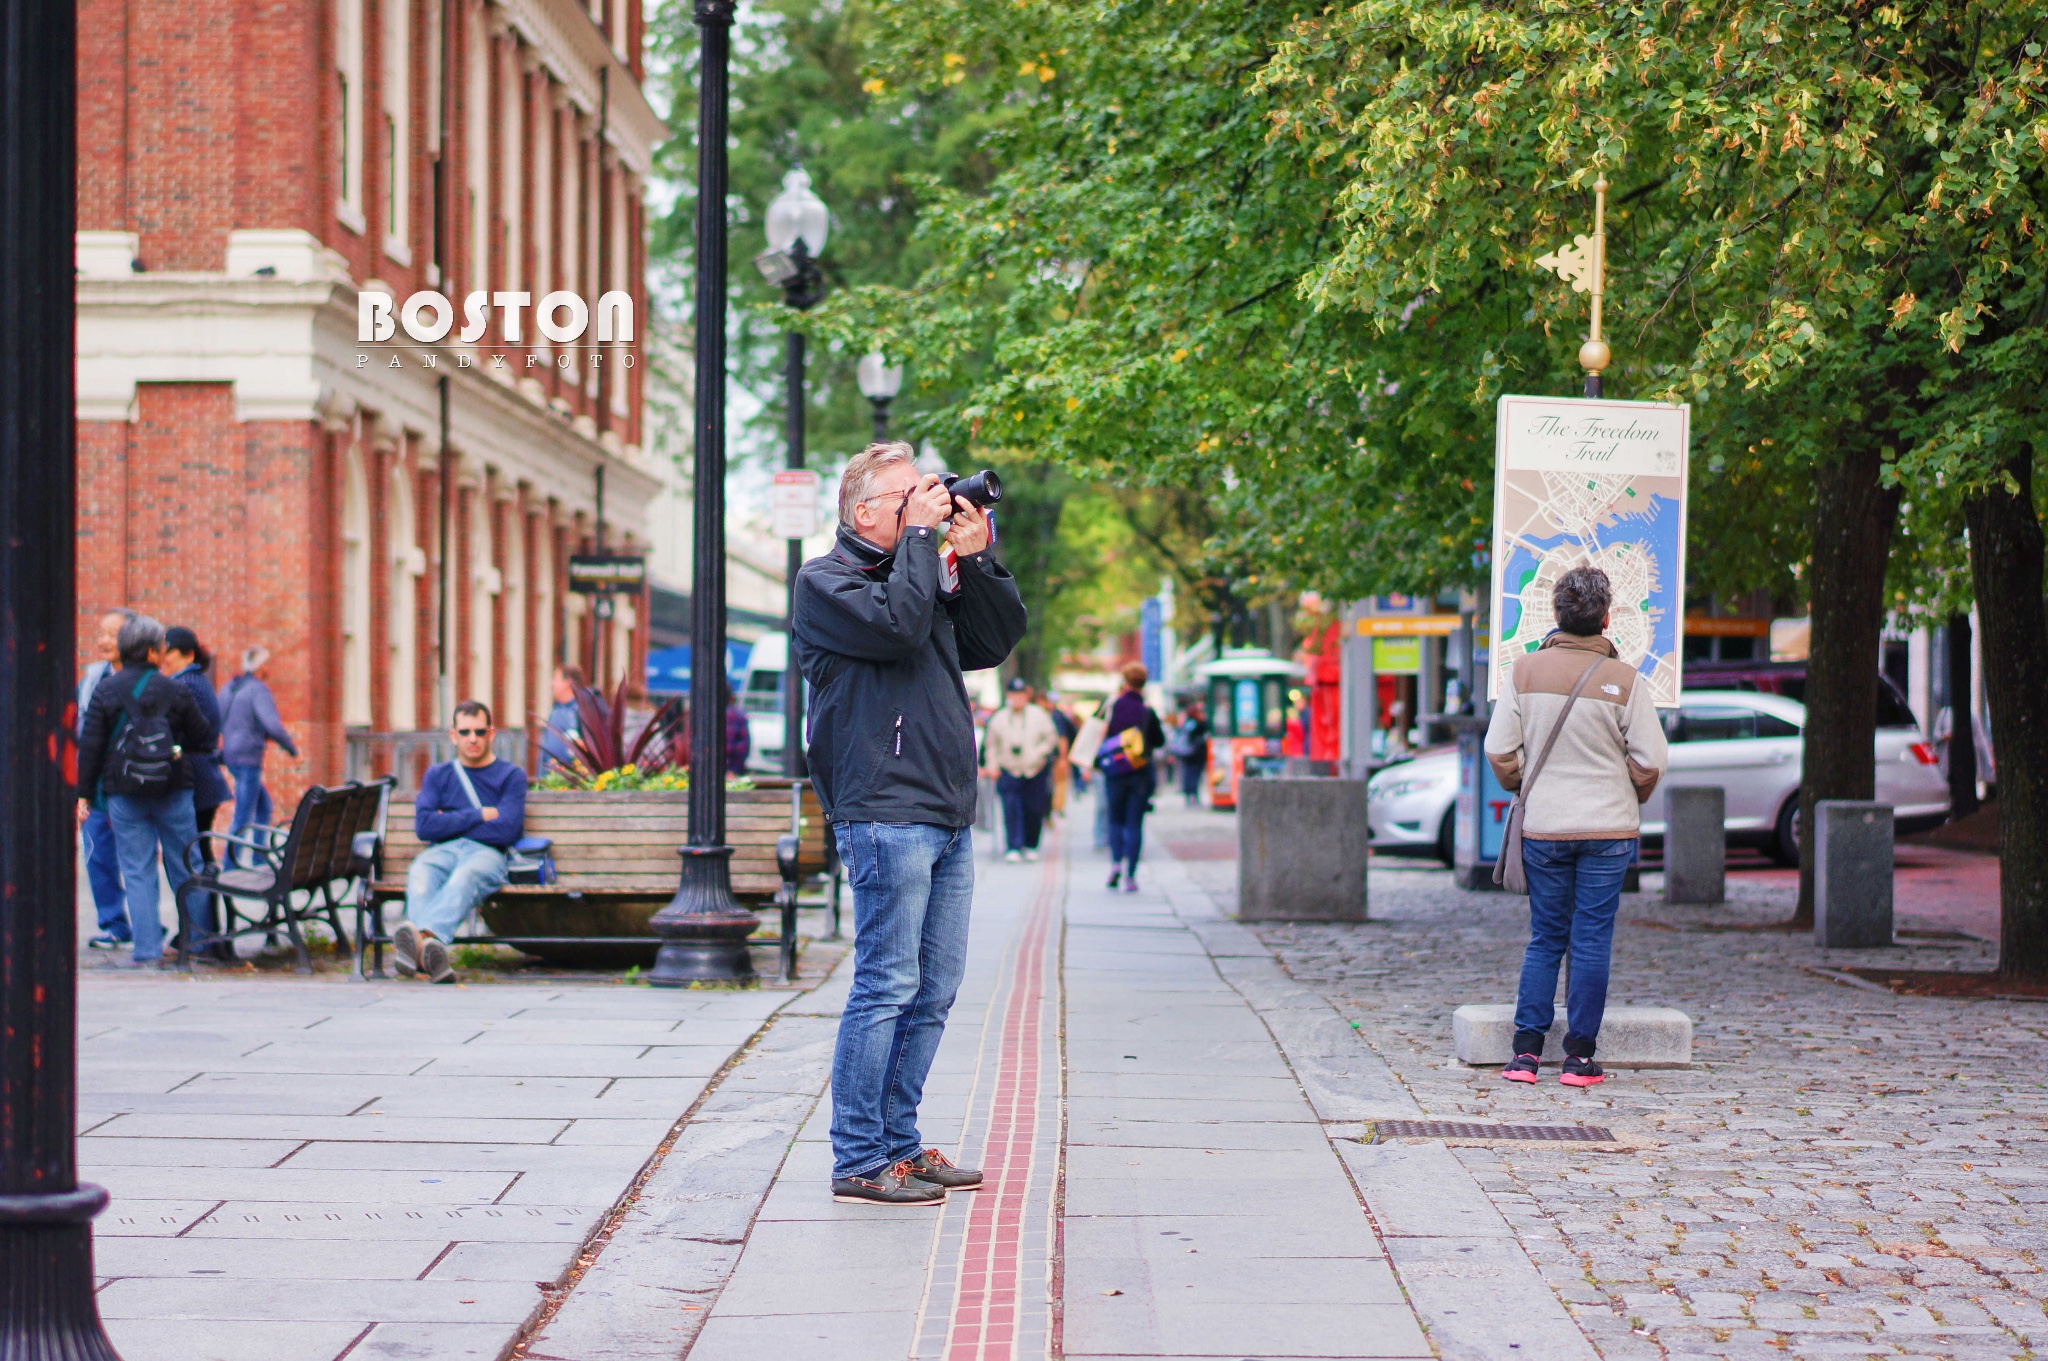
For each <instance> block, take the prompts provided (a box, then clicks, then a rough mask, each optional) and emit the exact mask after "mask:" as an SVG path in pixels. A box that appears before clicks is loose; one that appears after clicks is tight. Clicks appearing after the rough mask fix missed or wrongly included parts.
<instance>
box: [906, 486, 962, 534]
mask: <svg viewBox="0 0 2048 1361" xmlns="http://www.w3.org/2000/svg"><path fill="white" fill-rule="evenodd" d="M952 513H953V494H952V493H951V492H949V491H947V490H946V484H945V483H943V482H941V481H939V475H938V474H937V473H926V474H925V475H924V480H923V481H922V482H919V483H918V484H917V490H916V491H914V492H912V493H911V494H910V500H908V501H907V502H905V503H904V506H903V523H905V524H907V525H923V526H924V527H925V528H927V529H934V528H937V527H938V526H939V525H940V524H941V523H943V522H944V521H945V518H946V517H947V516H948V515H951V514H952Z"/></svg>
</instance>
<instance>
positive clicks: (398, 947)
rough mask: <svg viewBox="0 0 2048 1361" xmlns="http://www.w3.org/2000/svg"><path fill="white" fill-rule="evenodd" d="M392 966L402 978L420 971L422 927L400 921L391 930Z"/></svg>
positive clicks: (409, 976)
mask: <svg viewBox="0 0 2048 1361" xmlns="http://www.w3.org/2000/svg"><path fill="white" fill-rule="evenodd" d="M391 956H392V967H393V968H395V969H396V970H397V971H398V976H399V977H400V978H411V977H412V976H413V975H414V974H416V973H418V972H419V971H420V929H419V928H418V927H417V926H414V925H413V924H412V923H411V922H400V923H399V924H398V925H397V926H396V927H394V928H392V931H391Z"/></svg>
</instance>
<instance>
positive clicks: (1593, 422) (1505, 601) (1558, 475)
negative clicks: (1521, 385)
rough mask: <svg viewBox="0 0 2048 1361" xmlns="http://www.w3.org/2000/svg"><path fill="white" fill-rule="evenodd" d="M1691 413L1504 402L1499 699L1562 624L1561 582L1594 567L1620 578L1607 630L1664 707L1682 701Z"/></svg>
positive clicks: (1497, 537)
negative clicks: (1508, 675)
mask: <svg viewBox="0 0 2048 1361" xmlns="http://www.w3.org/2000/svg"><path fill="white" fill-rule="evenodd" d="M1690 419H1691V408H1689V407H1685V406H1668V405H1665V404H1663V403H1660V402H1605V401H1595V400H1581V399H1574V398H1565V397H1503V398H1501V399H1500V408H1499V424H1498V426H1497V428H1496V432H1495V437H1494V484H1493V619H1494V640H1495V641H1494V645H1493V646H1494V656H1493V663H1494V664H1493V665H1492V666H1490V667H1488V668H1487V692H1488V697H1489V698H1495V699H1497V698H1499V696H1500V678H1501V676H1502V675H1503V674H1505V672H1506V669H1507V668H1509V667H1511V666H1513V665H1514V664H1515V659H1516V658H1518V657H1520V656H1522V655H1523V654H1524V653H1527V652H1533V651H1535V650H1536V649H1537V648H1538V647H1539V646H1541V645H1542V642H1543V639H1544V637H1545V636H1546V635H1547V634H1549V632H1550V631H1551V630H1552V629H1553V628H1555V627H1556V626H1557V620H1556V616H1555V615H1554V614H1553V613H1552V611H1551V603H1550V596H1551V592H1552V591H1553V590H1554V589H1555V588H1556V585H1557V579H1558V578H1559V577H1561V576H1563V575H1564V574H1565V573H1566V572H1569V571H1570V570H1571V569H1572V568H1574V567H1582V566H1589V565H1590V566H1593V567H1598V568H1600V569H1601V570H1602V571H1604V572H1606V573H1607V578H1608V580H1609V581H1610V582H1611V583H1613V587H1614V604H1613V608H1612V611H1611V622H1610V623H1609V625H1608V628H1607V636H1608V637H1609V638H1610V639H1612V640H1613V642H1614V646H1615V648H1616V649H1617V650H1618V651H1619V652H1620V653H1621V659H1622V660H1623V661H1624V662H1627V663H1628V664H1629V665H1630V666H1632V667H1634V668H1635V669H1636V670H1637V671H1638V672H1640V673H1641V674H1642V676H1643V678H1644V682H1645V683H1646V684H1647V685H1648V686H1649V687H1650V697H1651V699H1652V700H1654V701H1655V702H1656V703H1657V704H1658V705H1660V706H1664V707H1667V708H1668V707H1670V706H1672V705H1675V704H1677V703H1678V685H1679V663H1680V660H1681V656H1680V654H1681V649H1682V645H1683V638H1682V626H1683V621H1684V618H1685V496H1686V449H1687V441H1688V439H1689V437H1690V433H1691V432H1690V428H1689V422H1690Z"/></svg>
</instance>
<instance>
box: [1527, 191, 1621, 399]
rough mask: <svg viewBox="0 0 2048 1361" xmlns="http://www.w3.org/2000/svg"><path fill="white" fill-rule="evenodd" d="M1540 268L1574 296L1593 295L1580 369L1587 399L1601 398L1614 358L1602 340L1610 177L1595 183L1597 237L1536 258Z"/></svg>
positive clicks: (1576, 240) (1579, 238) (1575, 241)
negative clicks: (1602, 375)
mask: <svg viewBox="0 0 2048 1361" xmlns="http://www.w3.org/2000/svg"><path fill="white" fill-rule="evenodd" d="M1536 266H1537V268H1539V269H1547V270H1549V271H1550V272H1551V273H1553V274H1555V275H1557V277H1558V278H1560V279H1563V280H1564V281H1565V282H1566V283H1568V284H1570V285H1571V286H1572V291H1573V292H1574V293H1591V294H1592V295H1593V334H1592V336H1591V338H1590V339H1588V340H1587V341H1586V343H1585V344H1583V345H1581V346H1579V367H1581V368H1583V369H1584V370H1585V371H1586V395H1587V396H1588V397H1598V396H1599V395H1600V373H1601V371H1602V370H1603V369H1605V368H1606V367H1607V365H1608V363H1609V362H1610V361H1612V360H1613V358H1614V352H1613V351H1612V350H1610V349H1608V348H1607V342H1606V341H1604V340H1602V339H1601V338H1600V303H1601V301H1602V299H1603V298H1605V296H1606V293H1607V177H1606V176H1605V175H1602V176H1601V177H1600V178H1599V179H1597V180H1594V181H1593V234H1592V235H1591V236H1584V235H1580V236H1575V237H1573V238H1572V243H1571V244H1570V245H1568V246H1560V247H1558V248H1557V249H1556V250H1554V251H1552V252H1550V254H1548V255H1539V256H1537V257H1536Z"/></svg>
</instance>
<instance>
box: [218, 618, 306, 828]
mask: <svg viewBox="0 0 2048 1361" xmlns="http://www.w3.org/2000/svg"><path fill="white" fill-rule="evenodd" d="M220 707H221V735H220V737H221V740H220V757H221V763H222V764H223V765H225V766H227V768H228V774H229V775H230V776H232V777H233V778H234V781H235V813H234V822H233V824H232V825H231V826H230V827H229V828H228V830H229V831H230V832H232V833H234V834H235V835H237V836H239V835H241V834H242V833H243V832H245V831H247V830H248V829H249V828H250V827H252V826H254V827H268V826H270V825H271V824H270V813H271V809H270V791H269V790H267V789H265V788H264V787H263V756H264V753H265V752H266V751H268V750H269V745H270V743H272V742H275V743H277V745H279V746H280V747H283V748H284V749H285V751H286V752H288V753H289V754H290V755H292V756H293V757H297V756H298V754H299V749H298V747H297V746H296V745H295V744H294V743H293V742H292V735H291V734H290V733H288V732H286V731H285V727H284V722H283V720H281V719H280V718H278V716H277V701H276V700H275V699H274V698H272V697H271V694H270V649H268V648H263V647H252V648H249V649H248V650H246V651H245V652H243V653H242V674H240V675H239V676H236V677H235V678H234V679H233V680H231V681H229V682H228V683H227V686H226V688H224V689H223V690H222V691H221V693H220ZM231 858H233V857H231Z"/></svg>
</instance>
